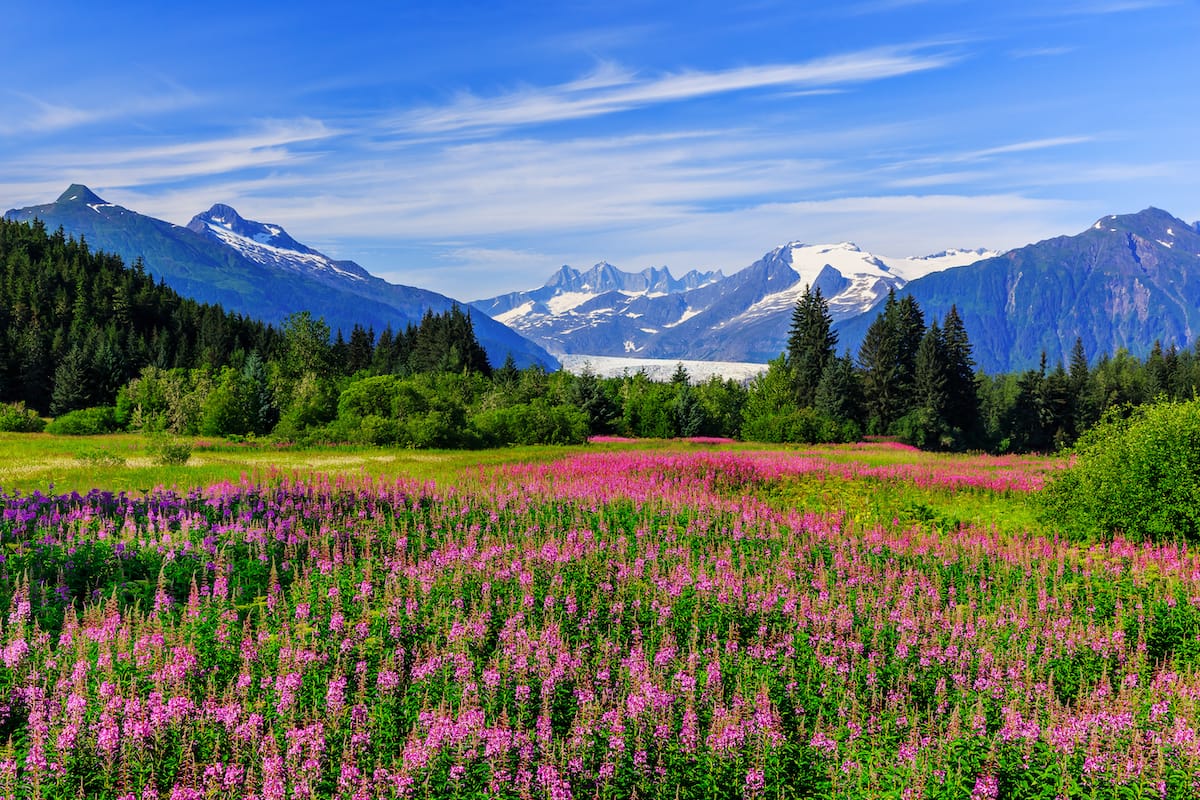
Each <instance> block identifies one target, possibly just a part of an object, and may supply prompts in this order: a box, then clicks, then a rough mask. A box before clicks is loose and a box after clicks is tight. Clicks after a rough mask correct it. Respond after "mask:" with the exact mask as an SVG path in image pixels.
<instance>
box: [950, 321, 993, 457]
mask: <svg viewBox="0 0 1200 800" xmlns="http://www.w3.org/2000/svg"><path fill="white" fill-rule="evenodd" d="M942 346H943V354H944V356H945V360H946V373H945V377H946V405H945V411H944V417H945V420H946V426H947V427H948V428H949V429H950V432H951V435H952V436H953V437H954V439H955V442H954V445H953V446H955V447H970V446H972V445H974V444H977V443H978V442H979V441H980V439H981V437H982V428H983V423H982V420H981V418H980V411H979V387H978V385H977V383H976V381H975V359H974V358H973V357H972V355H971V342H970V340H969V339H968V338H967V329H966V326H964V325H963V321H962V317H960V316H959V315H958V307H957V306H953V305H952V306H950V310H949V311H948V312H946V317H945V319H944V320H943V322H942Z"/></svg>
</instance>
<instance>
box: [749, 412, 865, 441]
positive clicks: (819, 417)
mask: <svg viewBox="0 0 1200 800" xmlns="http://www.w3.org/2000/svg"><path fill="white" fill-rule="evenodd" d="M860 433H861V431H859V429H858V426H857V425H855V424H854V423H853V422H841V421H838V420H834V419H830V418H829V417H827V416H825V415H824V414H822V413H820V412H819V411H814V410H813V409H811V408H793V409H790V410H788V411H779V412H775V413H772V414H767V415H763V416H755V417H747V418H746V419H744V420H743V421H742V438H743V439H745V440H746V441H750V442H804V443H805V444H820V443H824V442H854V441H858V437H859V435H860Z"/></svg>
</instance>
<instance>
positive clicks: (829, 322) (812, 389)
mask: <svg viewBox="0 0 1200 800" xmlns="http://www.w3.org/2000/svg"><path fill="white" fill-rule="evenodd" d="M837 341H838V337H837V334H836V333H835V332H834V331H833V318H832V317H830V315H829V304H828V303H827V302H826V301H825V298H824V297H822V296H821V290H820V289H813V288H811V287H809V286H807V285H806V286H805V287H804V294H802V295H801V296H800V299H799V300H798V301H797V302H796V307H795V308H794V309H793V310H792V325H791V328H790V330H789V332H788V344H787V364H788V368H789V370H790V371H791V375H792V386H793V390H794V392H795V395H796V405H798V406H800V407H801V408H804V407H811V406H812V405H813V401H814V399H815V398H816V393H817V385H818V384H819V383H820V382H821V375H822V374H824V372H825V368H826V367H827V366H828V365H829V362H830V361H831V360H833V358H834V348H836V347H837Z"/></svg>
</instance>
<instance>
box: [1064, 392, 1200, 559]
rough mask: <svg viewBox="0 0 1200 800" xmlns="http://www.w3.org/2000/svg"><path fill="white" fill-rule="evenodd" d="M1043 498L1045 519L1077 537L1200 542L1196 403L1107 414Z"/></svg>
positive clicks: (1085, 437) (1199, 440)
mask: <svg viewBox="0 0 1200 800" xmlns="http://www.w3.org/2000/svg"><path fill="white" fill-rule="evenodd" d="M1043 498H1044V499H1043V502H1044V509H1043V513H1044V515H1045V516H1046V517H1047V518H1048V519H1049V520H1051V521H1055V522H1057V523H1059V524H1061V525H1062V526H1064V527H1065V528H1066V529H1067V530H1068V531H1071V532H1074V533H1076V534H1082V535H1085V536H1100V537H1110V536H1113V535H1114V534H1123V535H1125V536H1129V537H1132V538H1136V539H1172V538H1176V537H1183V538H1186V539H1196V538H1198V537H1200V400H1192V401H1189V402H1186V403H1172V402H1159V403H1155V404H1152V405H1146V406H1141V407H1138V408H1136V409H1133V410H1132V413H1131V414H1130V415H1129V416H1128V417H1120V416H1117V415H1115V414H1110V415H1109V416H1108V417H1107V418H1106V419H1104V420H1103V421H1102V422H1101V423H1100V424H1099V425H1097V426H1096V427H1095V428H1093V429H1091V430H1090V431H1088V432H1087V433H1085V434H1084V435H1083V436H1082V437H1080V439H1079V441H1078V443H1077V444H1076V447H1075V458H1074V463H1073V464H1072V465H1071V466H1070V467H1069V468H1068V469H1066V470H1064V471H1063V472H1062V473H1060V474H1059V475H1058V476H1056V477H1055V479H1054V480H1053V481H1052V482H1051V483H1050V485H1049V486H1048V487H1047V488H1046V490H1045V491H1044V492H1043Z"/></svg>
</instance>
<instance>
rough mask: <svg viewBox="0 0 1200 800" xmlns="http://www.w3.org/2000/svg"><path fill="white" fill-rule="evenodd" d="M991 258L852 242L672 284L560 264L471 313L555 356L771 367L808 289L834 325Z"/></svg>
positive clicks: (648, 274)
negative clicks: (878, 249)
mask: <svg viewBox="0 0 1200 800" xmlns="http://www.w3.org/2000/svg"><path fill="white" fill-rule="evenodd" d="M994 255H996V253H993V252H991V251H987V250H964V249H954V250H944V251H942V252H940V253H934V254H932V255H929V256H923V257H917V258H912V257H907V258H890V257H884V256H876V255H874V254H872V253H868V252H865V251H863V250H862V249H861V248H859V247H858V246H857V245H855V244H854V243H852V242H839V243H836V244H804V243H803V242H798V241H793V242H789V243H787V244H785V245H781V246H780V247H776V248H775V249H774V250H771V251H770V252H768V253H766V254H765V255H764V256H763V257H762V258H760V259H759V260H758V261H756V262H754V264H751V265H750V266H749V267H747V268H745V269H744V270H740V271H739V272H737V273H734V274H733V275H730V276H725V275H723V274H722V273H720V272H699V271H697V270H692V271H690V272H688V273H687V274H686V275H685V276H684V277H683V278H680V279H676V278H674V277H673V276H672V275H671V273H670V272H669V271H668V270H667V269H666V268H665V267H662V268H659V267H651V268H649V269H646V270H643V271H642V272H640V273H633V272H623V271H622V270H620V269H618V268H617V267H614V266H613V265H612V264H609V263H608V262H604V261H602V262H600V263H598V264H596V265H595V266H593V267H592V268H591V269H590V270H587V271H586V272H580V271H578V270H575V269H572V268H571V267H569V266H563V267H561V268H560V269H558V270H557V271H556V272H555V273H554V274H553V275H551V276H550V278H549V279H548V280H547V281H546V283H545V284H544V285H542V286H541V287H539V288H537V289H533V290H530V291H526V292H513V293H510V294H507V295H501V296H499V297H494V298H491V299H488V300H478V301H475V302H474V303H472V305H473V306H474V307H475V308H477V309H479V310H480V311H482V312H484V313H485V314H488V315H489V316H491V317H492V318H494V319H496V320H498V321H500V322H502V323H504V324H505V325H508V326H509V327H511V328H513V329H515V330H517V331H519V332H520V333H522V334H524V335H525V336H527V337H529V338H531V339H533V340H534V341H537V342H538V343H539V344H541V345H542V346H543V347H546V348H547V349H548V350H549V351H551V352H553V353H556V354H570V353H577V352H588V353H592V354H597V355H601V354H608V355H612V356H616V355H618V354H644V355H647V356H659V355H666V356H672V357H673V356H677V355H678V356H682V357H687V356H689V355H697V357H703V358H719V357H721V355H722V354H728V355H732V356H733V357H735V358H737V357H744V356H748V355H751V354H752V355H753V357H754V358H760V357H762V358H763V359H764V360H765V358H767V357H770V356H765V355H764V354H765V353H766V352H767V351H769V350H770V349H772V348H774V346H775V345H774V341H775V339H776V338H778V337H779V336H780V335H785V334H786V330H787V326H788V323H789V321H790V317H791V312H792V309H793V308H795V306H796V302H797V301H798V300H799V299H800V298H801V296H802V295H803V294H804V291H805V289H806V288H807V287H816V288H819V289H820V290H821V292H822V295H823V296H824V297H825V299H826V301H827V302H828V304H829V310H830V315H831V316H832V317H833V319H834V321H838V320H841V319H846V318H849V317H853V316H855V315H858V314H862V313H863V312H865V311H869V310H870V309H872V308H874V307H875V306H876V305H878V304H879V303H880V302H881V301H882V300H883V299H884V298H885V297H886V296H887V294H888V292H889V291H891V290H893V289H900V288H902V287H903V286H904V285H905V284H906V283H908V282H909V281H910V280H914V279H916V278H919V277H922V276H925V275H928V274H930V273H933V272H938V271H940V270H944V269H949V268H951V267H959V266H965V265H967V264H971V263H974V262H976V261H979V260H981V259H984V258H989V257H992V256H994ZM781 332H782V333H781Z"/></svg>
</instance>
